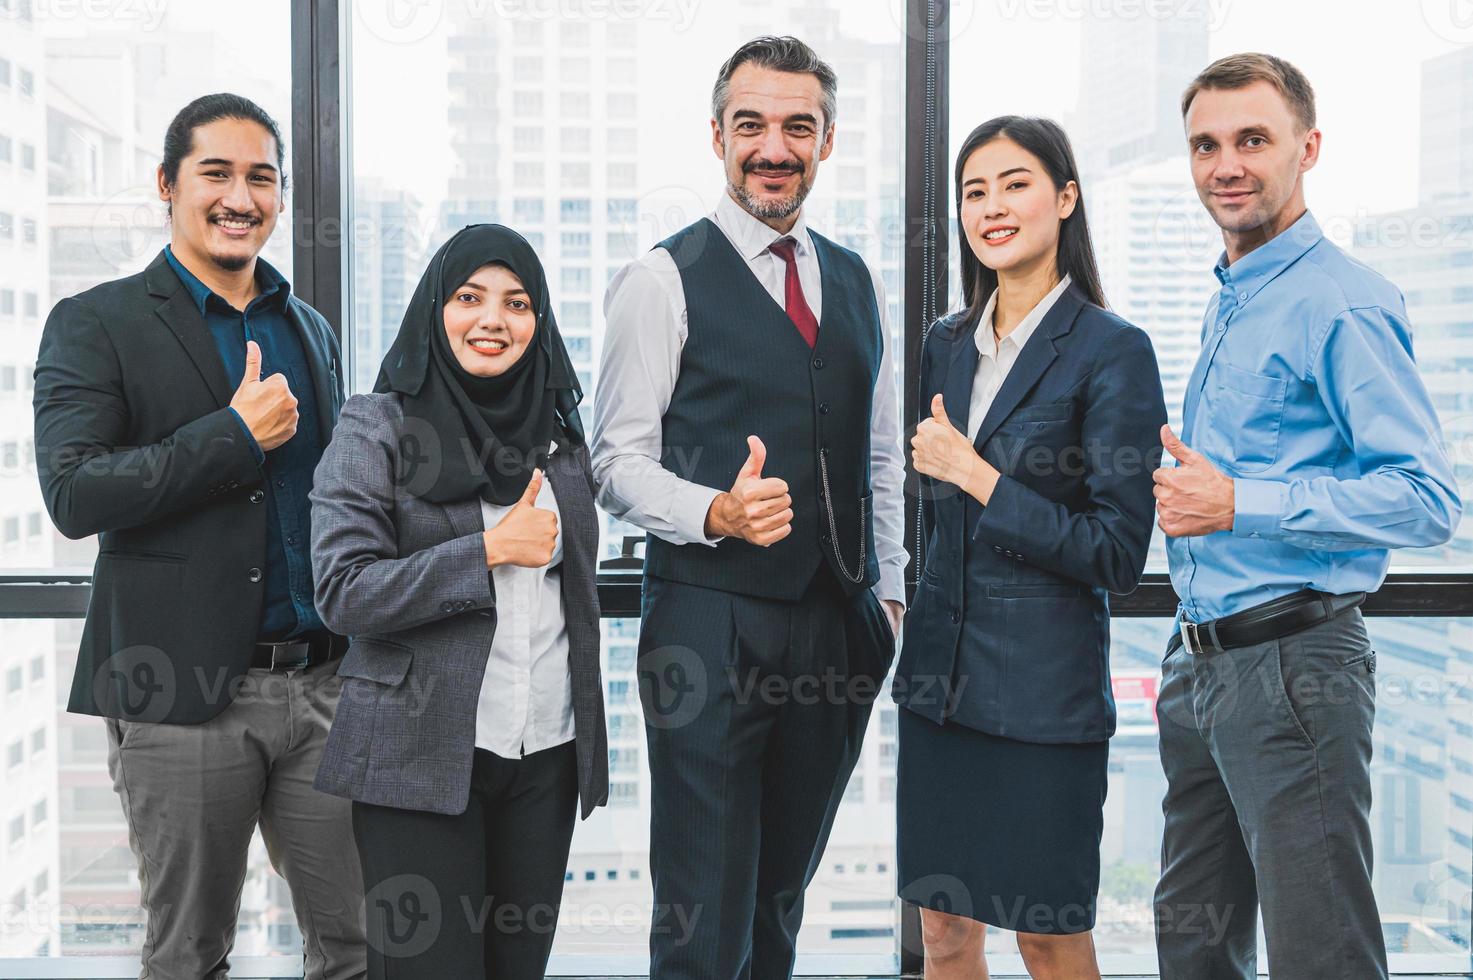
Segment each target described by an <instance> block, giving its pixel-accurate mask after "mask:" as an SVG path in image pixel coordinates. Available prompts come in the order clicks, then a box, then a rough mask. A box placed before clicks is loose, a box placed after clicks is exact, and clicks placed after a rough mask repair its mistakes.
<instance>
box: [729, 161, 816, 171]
mask: <svg viewBox="0 0 1473 980" xmlns="http://www.w3.org/2000/svg"><path fill="white" fill-rule="evenodd" d="M803 169H804V168H803V161H801V160H788V161H786V162H785V163H775V162H773V161H772V160H751V161H749V162H747V163H744V164H742V173H744V174H749V173H751V172H752V171H754V170H779V171H782V172H783V173H795V174H801V173H802V172H803Z"/></svg>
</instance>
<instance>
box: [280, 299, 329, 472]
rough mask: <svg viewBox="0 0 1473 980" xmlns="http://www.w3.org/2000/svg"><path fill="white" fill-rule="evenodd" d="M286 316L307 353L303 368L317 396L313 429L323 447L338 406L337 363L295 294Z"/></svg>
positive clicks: (320, 332)
mask: <svg viewBox="0 0 1473 980" xmlns="http://www.w3.org/2000/svg"><path fill="white" fill-rule="evenodd" d="M286 315H287V319H288V320H290V321H291V322H292V326H294V327H295V328H296V330H297V336H298V337H300V338H301V339H302V350H303V351H305V352H306V354H307V367H308V368H309V369H310V371H311V373H312V393H313V395H314V397H315V398H316V399H317V429H318V432H320V433H321V435H322V444H323V445H324V446H325V445H327V444H328V443H329V442H331V441H332V430H333V427H334V426H335V425H336V424H337V418H338V410H339V408H341V406H340V405H339V404H338V402H337V396H338V386H337V365H335V364H333V362H332V352H331V351H329V350H328V349H327V344H326V343H325V342H324V340H323V338H322V331H320V330H318V329H317V325H316V324H315V323H313V322H312V321H310V320H309V319H308V318H307V314H305V313H303V312H302V309H301V307H300V306H298V305H297V302H296V298H295V297H293V298H291V299H289V300H288V301H287V305H286Z"/></svg>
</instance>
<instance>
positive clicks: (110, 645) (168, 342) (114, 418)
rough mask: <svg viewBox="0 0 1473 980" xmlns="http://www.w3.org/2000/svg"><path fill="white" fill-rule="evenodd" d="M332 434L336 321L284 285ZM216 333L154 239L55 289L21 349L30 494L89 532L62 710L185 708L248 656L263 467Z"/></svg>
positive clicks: (157, 713) (79, 531) (229, 686)
mask: <svg viewBox="0 0 1473 980" xmlns="http://www.w3.org/2000/svg"><path fill="white" fill-rule="evenodd" d="M288 313H289V316H288V319H289V320H290V322H291V323H293V324H294V325H295V326H296V328H297V329H298V330H299V331H300V332H301V338H302V346H303V348H304V349H305V351H306V354H307V359H308V362H309V364H310V365H311V373H312V387H313V392H314V395H315V397H316V399H317V404H318V417H319V419H320V420H321V428H322V444H323V445H324V446H325V445H327V443H328V442H329V440H330V438H331V434H332V429H333V425H334V424H335V422H336V420H337V415H338V410H339V409H340V408H341V407H342V403H343V387H342V380H341V367H340V364H341V358H340V355H339V351H338V342H337V338H336V337H335V336H334V334H333V332H332V330H331V328H330V327H329V326H328V325H327V321H325V320H324V319H323V318H322V317H321V316H320V315H319V314H318V313H317V311H315V310H313V309H312V308H311V307H310V306H308V305H307V304H305V303H303V302H301V301H300V300H298V299H297V298H296V296H295V295H293V296H291V297H290V299H289V305H288ZM239 383H240V379H239V378H228V377H226V376H225V367H224V364H223V362H222V361H221V359H220V353H219V350H218V348H217V347H216V345H215V340H214V338H213V337H212V336H211V334H210V330H209V327H208V326H207V325H206V324H205V322H204V318H203V317H201V316H200V313H199V309H198V307H196V306H195V305H194V302H193V301H192V299H191V298H190V296H189V293H188V291H187V290H186V289H185V288H184V285H183V283H181V282H180V281H179V277H178V276H177V275H176V274H175V273H174V270H173V269H172V268H170V267H169V264H168V261H167V260H166V259H165V258H164V255H163V253H162V252H160V253H159V255H158V256H157V257H156V258H155V259H154V260H153V262H152V263H150V264H149V266H148V268H147V269H145V270H144V271H143V272H141V273H139V274H137V275H133V276H128V277H127V278H124V279H118V280H114V281H112V282H106V283H103V284H101V285H100V286H96V287H94V288H92V289H89V290H87V291H86V292H84V293H81V294H80V295H77V296H71V297H68V298H66V299H63V300H62V301H61V302H59V303H57V304H56V307H55V308H54V309H53V310H52V311H51V315H50V316H49V317H48V318H47V320H46V328H45V330H44V331H43V333H42V335H41V349H40V352H39V353H38V354H37V357H36V383H35V424H36V433H35V445H36V464H37V470H38V472H39V474H40V478H41V493H42V496H43V497H44V498H45V501H46V508H47V510H48V511H50V513H51V519H52V520H53V521H54V522H55V523H56V526H57V528H58V529H60V531H61V533H63V534H65V535H66V536H67V537H69V538H83V537H87V536H89V535H92V534H97V535H98V536H99V541H98V544H99V553H98V556H97V565H96V568H95V569H94V571H93V579H92V596H91V600H90V601H89V603H88V605H87V622H86V626H85V627H84V629H83V631H82V645H81V650H80V653H79V656H78V659H77V671H76V674H75V676H74V677H73V679H72V692H71V699H70V701H69V702H68V705H67V707H68V709H69V710H71V711H76V712H82V713H85V714H95V715H105V716H107V717H111V718H127V719H130V720H135V721H152V722H172V723H181V724H196V723H199V722H203V721H207V720H209V719H210V718H213V717H214V716H215V715H217V714H219V713H220V712H221V711H223V710H224V709H225V708H226V706H227V705H229V703H230V701H231V700H232V698H233V695H234V691H233V688H234V687H235V681H236V680H237V678H239V677H240V676H241V675H242V674H244V673H245V672H246V670H247V669H248V668H249V666H250V660H251V654H252V650H253V647H254V644H255V642H256V639H257V631H258V628H259V625H260V617H261V603H262V600H263V597H264V593H265V577H264V570H265V565H266V503H265V490H264V489H263V481H264V475H263V471H262V470H261V468H260V467H258V466H257V465H256V457H255V454H254V452H253V451H252V448H251V446H250V443H249V441H248V439H247V438H246V434H245V430H244V428H243V427H242V426H241V424H240V422H239V421H237V420H236V418H235V416H234V414H233V413H232V412H231V411H230V410H229V408H228V407H227V406H228V405H229V403H230V398H231V396H232V395H233V394H234V393H235V389H236V388H237V387H238V386H239Z"/></svg>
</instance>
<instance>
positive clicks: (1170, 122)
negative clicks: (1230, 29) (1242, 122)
mask: <svg viewBox="0 0 1473 980" xmlns="http://www.w3.org/2000/svg"><path fill="white" fill-rule="evenodd" d="M1190 6H1193V9H1192V10H1187V9H1186V7H1185V6H1183V7H1182V8H1181V9H1180V10H1178V11H1176V12H1175V13H1174V14H1173V16H1171V17H1169V18H1168V17H1123V16H1110V17H1091V18H1089V19H1087V20H1086V21H1085V22H1084V26H1083V33H1082V36H1081V45H1080V48H1081V50H1080V57H1081V65H1080V72H1079V79H1080V87H1079V101H1078V103H1077V105H1076V107H1075V111H1074V113H1073V114H1072V115H1070V116H1069V133H1070V136H1071V137H1072V138H1073V141H1074V151H1075V154H1076V156H1077V157H1078V161H1079V167H1080V170H1081V172H1082V174H1083V176H1084V179H1085V180H1086V181H1088V180H1089V179H1090V177H1091V176H1092V175H1097V174H1100V173H1103V172H1105V171H1109V170H1115V169H1118V168H1121V167H1129V166H1132V165H1135V164H1141V163H1150V162H1152V161H1155V160H1160V159H1162V158H1163V157H1172V156H1180V155H1181V154H1182V153H1183V152H1184V151H1185V143H1186V139H1185V137H1184V136H1183V134H1182V121H1181V94H1182V92H1184V91H1185V90H1186V87H1187V85H1188V84H1190V83H1191V80H1192V79H1193V78H1195V77H1196V75H1197V73H1198V72H1200V71H1201V70H1202V69H1203V68H1204V67H1206V66H1207V61H1208V58H1207V35H1208V20H1207V17H1208V13H1207V9H1206V5H1205V4H1203V5H1200V6H1196V5H1190Z"/></svg>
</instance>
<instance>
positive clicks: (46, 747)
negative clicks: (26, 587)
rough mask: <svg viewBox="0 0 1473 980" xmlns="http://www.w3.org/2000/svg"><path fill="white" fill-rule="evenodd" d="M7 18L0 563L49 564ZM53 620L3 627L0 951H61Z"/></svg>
mask: <svg viewBox="0 0 1473 980" xmlns="http://www.w3.org/2000/svg"><path fill="white" fill-rule="evenodd" d="M18 13H19V15H20V16H15V15H13V14H12V15H7V16H6V17H5V25H6V26H5V29H4V31H3V32H0V175H3V179H0V566H5V567H10V568H15V567H47V566H49V565H50V564H51V562H52V553H51V541H52V535H53V533H54V532H53V531H52V529H51V524H50V521H49V520H48V519H47V517H46V511H45V508H44V506H43V505H42V502H41V493H40V488H39V486H38V484H37V482H36V473H35V466H34V459H35V453H34V449H33V447H32V432H31V413H30V410H29V403H30V400H31V380H32V373H33V370H34V365H35V360H36V347H37V344H38V343H39V341H40V336H41V324H42V322H43V317H44V316H45V312H46V307H45V303H46V287H45V283H46V277H47V251H46V250H47V228H46V221H45V218H46V214H45V210H44V208H45V205H44V202H45V200H46V159H47V144H46V109H45V105H44V102H43V93H44V89H45V79H46V64H45V48H44V42H43V38H42V36H41V34H40V32H39V31H38V29H37V27H36V25H35V24H34V22H33V21H32V20H31V19H30V16H29V15H30V6H29V5H28V4H27V5H23V6H22V7H21V8H20V10H19V11H18ZM54 631H55V626H54V624H52V623H51V622H48V621H45V620H15V621H12V622H10V623H8V624H7V625H6V633H5V640H6V642H5V644H4V647H3V649H0V782H3V784H4V786H5V793H4V795H3V799H0V881H3V882H5V891H4V893H3V894H0V907H3V908H5V909H7V910H8V912H9V914H10V915H11V916H13V917H15V918H16V919H17V920H19V917H20V915H21V911H22V910H30V915H31V917H30V918H29V919H27V920H26V928H22V929H6V930H3V931H0V955H7V956H35V955H47V954H50V953H54V952H56V950H57V948H58V946H59V931H58V928H57V917H56V916H54V915H51V914H48V913H49V912H52V911H54V910H55V908H56V905H57V900H58V889H59V887H60V883H61V875H60V873H59V869H58V863H57V824H58V816H57V812H58V806H57V792H56V775H55V766H54V762H53V760H54V759H55V756H56V751H57V748H56V711H55V704H56V671H55V669H54V664H53V663H52V658H51V651H52V647H53V645H54V641H53V633H54Z"/></svg>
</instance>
